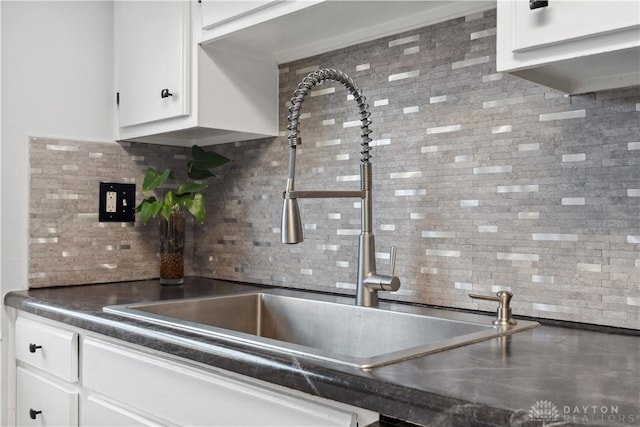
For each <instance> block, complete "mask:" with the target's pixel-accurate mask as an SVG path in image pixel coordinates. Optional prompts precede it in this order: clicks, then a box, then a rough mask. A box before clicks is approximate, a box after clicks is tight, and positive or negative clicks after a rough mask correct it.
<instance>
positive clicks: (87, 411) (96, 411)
mask: <svg viewBox="0 0 640 427" xmlns="http://www.w3.org/2000/svg"><path fill="white" fill-rule="evenodd" d="M80 406H81V414H80V420H81V421H80V423H81V424H82V425H83V426H88V427H89V426H91V427H151V426H163V425H165V424H163V423H159V422H156V421H151V420H149V419H148V418H147V417H145V416H143V415H141V414H137V413H134V412H132V411H129V410H127V409H125V408H123V407H121V406H120V405H118V404H116V403H114V402H111V401H109V400H107V399H104V398H102V397H100V396H95V395H91V396H88V397H86V398H83V399H82V405H80Z"/></svg>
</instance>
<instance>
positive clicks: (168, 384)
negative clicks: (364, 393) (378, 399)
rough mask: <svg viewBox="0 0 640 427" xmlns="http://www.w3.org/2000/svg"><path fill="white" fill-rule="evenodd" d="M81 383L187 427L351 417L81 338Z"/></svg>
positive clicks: (325, 422) (323, 422)
mask: <svg viewBox="0 0 640 427" xmlns="http://www.w3.org/2000/svg"><path fill="white" fill-rule="evenodd" d="M82 351H83V360H82V378H83V385H84V386H85V387H87V388H89V389H91V390H93V391H95V392H98V393H100V394H103V395H106V396H108V397H110V398H112V399H115V400H118V401H121V402H123V403H126V404H127V405H129V406H131V407H135V408H138V409H140V410H141V411H143V412H145V413H151V414H154V415H155V416H157V417H159V418H161V419H164V420H167V421H169V422H171V423H175V424H179V425H190V426H198V425H200V426H202V425H205V426H215V425H219V426H228V425H242V426H265V425H277V426H329V425H331V426H355V425H356V423H357V419H358V417H357V414H355V413H353V412H350V411H348V410H343V409H338V408H334V407H332V406H328V405H325V404H322V403H319V402H314V401H311V400H307V399H304V398H299V397H297V396H294V395H290V394H286V393H281V392H279V391H274V390H270V389H267V388H265V387H261V386H258V385H256V384H252V383H250V382H248V381H246V382H245V381H242V380H241V379H239V378H232V377H228V376H226V375H222V374H218V373H216V374H213V373H208V372H204V371H201V370H198V369H194V368H190V367H186V366H182V365H179V364H177V363H175V362H172V361H168V360H165V359H161V358H158V357H153V356H150V355H147V354H144V353H141V352H138V351H135V350H130V349H127V348H124V347H119V346H115V345H112V344H109V343H105V342H102V341H98V340H93V339H91V338H87V339H85V340H84V342H83V345H82Z"/></svg>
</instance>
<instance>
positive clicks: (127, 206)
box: [98, 182, 136, 222]
mask: <svg viewBox="0 0 640 427" xmlns="http://www.w3.org/2000/svg"><path fill="white" fill-rule="evenodd" d="M110 192H115V193H116V200H115V210H114V209H110V210H111V211H110V212H108V211H107V194H108V193H110ZM135 205H136V185H135V184H122V183H117V182H101V183H100V203H99V206H98V221H99V222H135V220H136V217H135V207H136V206H135ZM111 206H113V204H111Z"/></svg>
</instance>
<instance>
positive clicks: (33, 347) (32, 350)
mask: <svg viewBox="0 0 640 427" xmlns="http://www.w3.org/2000/svg"><path fill="white" fill-rule="evenodd" d="M39 348H42V346H41V345H35V344H29V353H35V352H36V350H37V349H39Z"/></svg>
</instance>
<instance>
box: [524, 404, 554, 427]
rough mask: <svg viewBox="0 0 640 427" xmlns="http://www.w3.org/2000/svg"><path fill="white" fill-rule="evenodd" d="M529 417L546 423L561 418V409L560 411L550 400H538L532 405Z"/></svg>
mask: <svg viewBox="0 0 640 427" xmlns="http://www.w3.org/2000/svg"><path fill="white" fill-rule="evenodd" d="M529 417H530V418H531V419H532V420H535V421H542V423H543V425H544V423H550V422H554V421H558V420H559V419H560V411H558V408H556V405H554V404H553V403H551V402H549V401H548V400H538V401H537V402H536V403H534V404H533V405H531V409H529Z"/></svg>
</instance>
